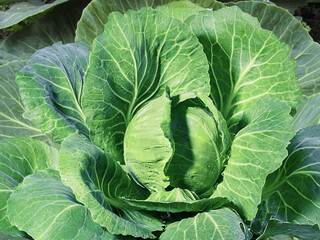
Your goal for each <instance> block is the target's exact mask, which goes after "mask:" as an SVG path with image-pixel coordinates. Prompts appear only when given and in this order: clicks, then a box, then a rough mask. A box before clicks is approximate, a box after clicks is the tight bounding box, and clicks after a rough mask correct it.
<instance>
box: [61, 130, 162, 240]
mask: <svg viewBox="0 0 320 240" xmlns="http://www.w3.org/2000/svg"><path fill="white" fill-rule="evenodd" d="M59 169H60V171H61V177H62V181H63V183H65V184H66V185H67V186H69V187H71V188H72V190H73V192H74V194H75V196H76V198H77V200H78V201H80V202H81V203H83V204H84V206H85V207H87V208H88V209H89V210H90V212H91V215H92V218H93V220H94V221H95V222H97V223H99V224H100V225H101V226H103V227H105V228H106V229H107V230H108V231H109V232H111V233H112V234H122V235H132V236H134V237H143V238H154V237H155V236H154V235H153V234H152V232H153V231H159V230H162V222H161V221H159V220H158V219H157V218H155V217H153V216H152V215H149V214H146V213H145V212H143V211H141V212H139V211H134V210H130V209H128V206H129V205H127V204H125V203H124V202H123V201H122V200H121V199H120V197H121V196H127V197H132V198H134V199H141V198H142V199H144V198H146V197H147V196H148V191H147V190H145V189H142V188H141V187H139V186H138V185H137V184H136V183H135V182H134V181H133V180H132V179H131V178H130V177H129V175H128V174H127V173H126V172H125V171H124V170H123V168H122V166H121V165H120V164H119V163H117V162H116V161H114V160H113V159H112V158H111V157H110V156H109V155H108V154H106V153H104V152H103V151H102V150H101V149H99V148H98V147H96V146H95V145H93V144H92V143H90V142H89V141H88V140H86V139H84V138H82V137H80V136H78V135H76V134H71V135H69V136H68V137H67V138H65V140H64V141H63V143H62V145H61V150H60V152H59ZM114 206H115V207H118V208H115V207H114Z"/></svg>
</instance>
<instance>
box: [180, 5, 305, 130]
mask: <svg viewBox="0 0 320 240" xmlns="http://www.w3.org/2000/svg"><path fill="white" fill-rule="evenodd" d="M186 23H187V24H188V25H189V26H190V28H191V29H192V31H193V32H194V33H195V35H196V36H197V37H198V38H199V40H200V42H201V44H202V45H203V47H204V51H205V53H206V55H207V58H208V62H209V65H210V70H209V73H210V76H211V98H212V99H213V101H214V104H215V106H216V107H217V108H218V109H219V110H220V111H221V112H222V114H223V115H224V117H225V119H226V120H227V122H228V126H229V128H231V129H232V132H236V126H237V124H238V122H239V121H240V119H241V118H242V115H243V112H244V111H245V110H247V109H249V108H250V107H251V106H253V105H254V103H255V102H256V101H257V100H258V99H262V98H267V97H275V98H278V99H280V100H281V101H284V102H286V103H287V104H289V105H290V106H291V107H292V108H295V107H296V105H297V104H298V103H299V99H300V87H299V85H298V81H297V78H296V76H295V74H294V70H295V67H296V65H295V63H294V61H292V60H290V58H289V52H290V48H289V46H287V45H286V44H284V43H280V41H279V40H278V39H277V37H276V36H275V35H274V34H273V33H272V32H271V31H267V30H264V29H262V28H261V27H260V24H259V22H258V21H257V19H256V18H253V17H252V16H250V15H249V14H246V13H244V12H242V11H241V10H240V9H239V8H237V7H230V8H222V9H219V10H217V11H213V12H210V11H202V12H201V13H199V14H196V15H192V16H190V17H189V18H188V19H187V20H186Z"/></svg>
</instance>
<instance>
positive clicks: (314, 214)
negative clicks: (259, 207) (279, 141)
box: [263, 125, 320, 225]
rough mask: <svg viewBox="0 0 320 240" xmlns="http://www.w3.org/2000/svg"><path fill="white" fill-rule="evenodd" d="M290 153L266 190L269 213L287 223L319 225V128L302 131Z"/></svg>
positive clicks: (269, 181) (292, 142)
mask: <svg viewBox="0 0 320 240" xmlns="http://www.w3.org/2000/svg"><path fill="white" fill-rule="evenodd" d="M288 151H289V156H288V158H287V159H286V160H285V161H284V162H283V164H282V166H281V167H280V168H279V169H278V170H277V171H276V172H274V173H273V174H271V175H269V176H268V178H267V181H266V184H265V187H264V189H263V199H265V200H266V201H267V210H268V212H269V213H271V215H272V216H273V217H274V218H276V219H280V220H282V221H285V222H289V223H295V224H311V225H313V224H319V225H320V174H319V172H320V162H319V159H320V125H315V126H311V127H307V128H304V129H302V130H300V131H299V132H298V133H297V135H296V136H295V137H294V138H293V139H292V140H291V144H290V146H289V147H288Z"/></svg>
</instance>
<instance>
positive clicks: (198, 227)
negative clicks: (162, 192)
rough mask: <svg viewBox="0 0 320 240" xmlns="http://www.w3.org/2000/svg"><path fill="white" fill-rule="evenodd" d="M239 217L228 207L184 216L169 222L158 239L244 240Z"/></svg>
mask: <svg viewBox="0 0 320 240" xmlns="http://www.w3.org/2000/svg"><path fill="white" fill-rule="evenodd" d="M241 225H242V226H243V225H244V223H243V221H242V220H241V218H240V217H239V216H238V215H237V214H236V213H234V212H233V211H232V210H230V209H228V208H221V209H218V210H211V211H209V212H203V213H198V214H197V215H196V216H195V217H191V218H186V219H183V220H181V221H179V222H175V223H172V224H169V225H168V227H167V228H166V231H165V232H164V233H162V234H161V236H160V238H159V239H160V240H169V239H172V240H173V239H174V240H194V239H199V240H203V239H215V240H223V239H228V240H244V239H245V234H244V233H243V231H242V228H241Z"/></svg>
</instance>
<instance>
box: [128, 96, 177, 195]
mask: <svg viewBox="0 0 320 240" xmlns="http://www.w3.org/2000/svg"><path fill="white" fill-rule="evenodd" d="M173 152H174V145H173V139H172V133H171V101H170V99H169V96H167V93H166V92H165V93H164V94H163V95H162V96H161V97H159V98H156V99H154V100H151V101H149V102H148V103H147V104H146V105H145V106H144V107H142V108H141V109H140V110H139V111H138V112H137V114H136V115H135V116H134V117H133V119H132V120H131V122H130V123H129V125H128V127H127V130H126V133H125V137H124V159H125V163H126V167H127V169H128V171H129V173H130V174H131V176H133V177H134V179H135V180H136V181H137V182H138V183H140V184H141V185H142V186H144V187H146V188H147V189H148V190H149V191H150V192H152V191H155V192H157V191H161V190H164V189H165V188H166V187H167V186H168V185H169V178H168V177H167V176H165V171H164V170H165V167H166V165H167V163H168V162H169V161H170V160H171V158H172V155H173Z"/></svg>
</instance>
